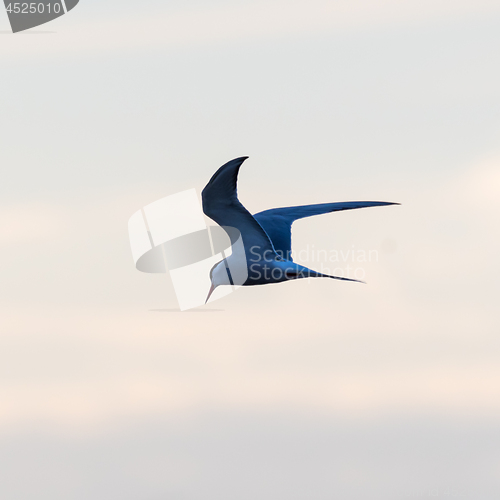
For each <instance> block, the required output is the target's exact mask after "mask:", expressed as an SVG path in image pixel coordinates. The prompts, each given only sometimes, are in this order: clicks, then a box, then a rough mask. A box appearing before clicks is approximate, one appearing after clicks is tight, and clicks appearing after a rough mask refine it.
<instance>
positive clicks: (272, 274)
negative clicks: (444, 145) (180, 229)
mask: <svg viewBox="0 0 500 500" xmlns="http://www.w3.org/2000/svg"><path fill="white" fill-rule="evenodd" d="M247 158H248V156H242V157H241V158H235V159H234V160H231V161H229V162H228V163H226V164H224V165H222V167H220V168H219V170H217V172H215V174H214V175H213V176H212V178H211V179H210V181H209V182H208V184H207V185H206V186H205V188H204V189H203V191H202V193H201V197H202V202H203V212H204V213H205V214H206V215H207V216H208V217H210V218H211V219H213V220H214V221H215V222H216V223H217V224H219V226H222V228H223V229H224V230H225V231H226V232H227V233H228V236H229V237H230V239H231V244H232V245H233V243H234V242H235V240H236V239H237V238H235V233H237V235H238V237H241V242H242V245H241V251H235V248H236V247H235V245H233V246H232V250H233V252H232V254H231V255H230V256H229V257H227V258H224V259H223V260H221V261H220V262H218V263H217V264H215V265H214V266H213V267H212V269H211V270H210V281H211V286H210V290H209V292H208V296H207V300H206V301H205V303H207V302H208V300H209V299H210V296H211V295H212V293H213V291H214V290H215V289H216V288H217V287H218V286H221V285H243V286H252V285H267V284H270V283H281V282H284V281H290V280H295V279H300V278H332V279H336V280H342V281H357V282H361V283H363V282H362V281H360V280H356V279H352V278H345V277H341V276H331V275H328V274H323V273H319V272H317V271H314V270H312V269H309V268H307V267H305V266H302V265H300V264H297V263H295V262H294V261H293V259H292V224H293V223H294V221H296V220H298V219H303V218H304V217H311V216H312V215H320V214H326V213H329V212H337V211H340V210H352V209H355V208H365V207H381V206H385V205H399V203H392V202H386V201H347V202H337V203H320V204H315V205H302V206H296V207H283V208H272V209H270V210H264V211H263V212H259V213H257V214H254V215H252V214H251V213H250V212H249V211H248V210H247V209H246V208H245V207H244V206H243V205H242V204H241V203H240V201H239V200H238V195H237V191H236V183H237V179H238V172H239V170H240V167H241V165H242V164H243V162H244V161H245V160H246V159H247ZM234 229H236V230H237V231H234Z"/></svg>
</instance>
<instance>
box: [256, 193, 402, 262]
mask: <svg viewBox="0 0 500 500" xmlns="http://www.w3.org/2000/svg"><path fill="white" fill-rule="evenodd" d="M384 205H399V203H391V202H386V201H345V202H339V203H319V204H317V205H302V206H298V207H284V208H272V209H270V210H264V211H263V212H259V213H258V214H255V215H254V218H255V220H257V222H258V223H259V224H260V225H261V226H262V227H263V228H264V230H265V231H266V233H267V235H268V236H269V238H270V239H271V241H272V243H273V246H274V248H275V249H276V252H277V253H278V255H280V256H281V257H283V258H285V259H288V260H292V256H291V254H292V224H293V223H294V221H296V220H297V219H302V218H304V217H311V216H312V215H320V214H326V213H328V212H337V211H339V210H352V209H354V208H365V207H381V206H384Z"/></svg>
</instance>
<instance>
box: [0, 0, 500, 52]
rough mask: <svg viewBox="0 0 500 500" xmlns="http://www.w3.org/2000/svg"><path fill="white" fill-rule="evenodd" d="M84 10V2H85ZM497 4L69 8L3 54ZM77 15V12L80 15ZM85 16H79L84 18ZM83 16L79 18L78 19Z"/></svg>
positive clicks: (329, 24)
mask: <svg viewBox="0 0 500 500" xmlns="http://www.w3.org/2000/svg"><path fill="white" fill-rule="evenodd" d="M88 9H89V8H88ZM499 11H500V7H499V6H498V2H494V1H491V0H482V1H479V2H472V1H470V0H461V1H457V2H450V1H444V0H442V1H438V2H436V1H430V0H423V1H416V0H411V1H406V2H401V1H399V0H385V1H383V2H373V1H371V0H354V1H346V0H342V1H336V2H330V1H325V0H315V1H313V2H293V3H290V2H283V1H282V0H275V1H272V2H240V3H238V4H236V5H235V4H232V3H231V4H229V3H225V4H222V5H221V4H218V5H217V4H216V5H213V6H203V7H202V6H200V5H198V6H197V8H196V9H193V8H190V7H187V8H185V9H182V8H178V7H173V8H170V9H169V8H166V7H162V8H154V7H153V8H151V9H148V11H147V12H146V13H144V12H143V11H139V12H137V13H136V12H135V11H132V12H133V14H132V13H131V11H130V9H127V10H126V11H123V12H122V11H120V10H116V9H115V10H112V11H110V10H107V11H105V12H102V11H100V10H99V11H93V10H90V9H89V10H87V11H86V12H85V13H84V12H83V6H82V7H80V10H79V11H78V12H77V11H75V12H73V13H72V15H71V16H68V17H66V16H64V17H63V18H60V19H58V20H56V21H54V22H53V24H52V26H53V27H54V29H58V28H59V30H58V33H57V34H55V35H52V36H43V37H37V38H36V43H35V39H34V38H33V37H23V36H22V35H21V36H16V37H9V38H7V37H4V38H6V39H5V40H2V42H4V43H3V54H2V58H3V59H5V58H11V57H15V58H18V57H20V56H28V57H34V56H35V57H39V56H40V55H42V54H43V56H44V57H47V56H49V55H78V54H82V53H100V54H103V53H113V52H117V51H123V50H141V49H149V50H157V49H172V48H179V47H189V46H200V45H201V44H206V43H209V44H214V43H215V44H216V43H220V42H223V43H230V42H238V41H260V40H269V39H273V38H274V39H275V38H282V37H291V38H297V37H302V36H310V35H317V34H335V33H345V32H351V31H361V30H369V29H372V28H379V27H390V26H404V25H408V24H413V23H421V22H428V21H430V20H433V19H437V20H438V21H442V20H446V21H447V22H449V20H450V19H467V18H469V17H470V16H474V15H479V16H487V15H492V14H496V13H498V12H499ZM79 16H81V18H79ZM84 16H85V17H84ZM80 19H83V20H80Z"/></svg>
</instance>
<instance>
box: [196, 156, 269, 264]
mask: <svg viewBox="0 0 500 500" xmlns="http://www.w3.org/2000/svg"><path fill="white" fill-rule="evenodd" d="M247 158H248V156H243V157H241V158H236V159H234V160H231V161H229V162H228V163H226V164H225V165H222V167H220V168H219V170H217V172H215V174H214V175H213V176H212V178H211V179H210V181H209V182H208V184H207V185H206V186H205V189H203V191H202V193H201V198H202V201H203V211H204V212H205V214H206V215H207V216H208V217H210V218H211V219H213V220H214V221H215V222H217V224H219V225H220V226H222V227H223V228H225V227H230V228H231V227H232V228H236V229H237V230H238V231H239V232H240V233H241V238H242V240H243V246H244V247H245V252H246V253H247V256H248V254H249V252H251V249H252V247H255V249H254V252H256V253H258V254H259V255H262V254H263V253H264V252H267V254H268V256H269V257H271V255H273V256H274V255H276V252H275V250H274V247H273V244H272V243H271V240H270V239H269V236H268V235H267V234H266V232H265V231H264V229H262V226H261V225H260V224H259V223H258V222H257V221H256V220H255V219H254V217H253V216H252V214H251V213H250V212H249V211H248V210H247V209H246V208H245V207H244V206H243V205H242V204H241V203H240V201H239V200H238V195H237V192H236V181H237V179H238V171H239V169H240V167H241V165H242V163H243V162H244V161H245V160H246V159H247ZM228 234H229V232H228ZM229 237H231V234H229ZM269 252H272V253H269ZM252 253H253V252H252Z"/></svg>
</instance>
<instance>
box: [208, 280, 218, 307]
mask: <svg viewBox="0 0 500 500" xmlns="http://www.w3.org/2000/svg"><path fill="white" fill-rule="evenodd" d="M215 288H216V287H215V285H214V284H213V283H212V284H211V285H210V290H209V291H208V295H207V300H205V304H206V303H207V302H208V299H209V298H210V295H212V293H213V291H214V290H215Z"/></svg>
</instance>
